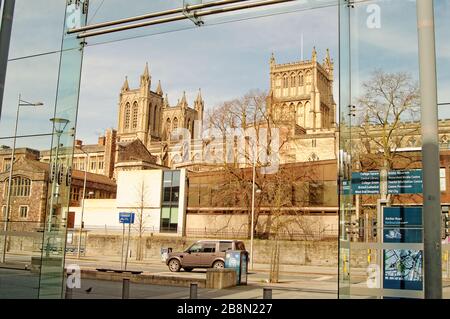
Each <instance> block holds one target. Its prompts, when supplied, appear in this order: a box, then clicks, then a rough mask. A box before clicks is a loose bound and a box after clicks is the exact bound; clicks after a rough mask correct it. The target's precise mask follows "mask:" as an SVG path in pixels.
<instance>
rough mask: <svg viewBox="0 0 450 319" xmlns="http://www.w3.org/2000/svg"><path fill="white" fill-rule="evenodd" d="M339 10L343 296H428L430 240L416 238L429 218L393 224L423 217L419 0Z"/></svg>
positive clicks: (443, 63)
mask: <svg viewBox="0 0 450 319" xmlns="http://www.w3.org/2000/svg"><path fill="white" fill-rule="evenodd" d="M449 3H450V2H449V1H442V2H435V18H436V42H437V60H438V62H437V63H438V67H437V69H438V84H439V88H438V96H439V101H440V103H442V102H443V99H444V100H445V99H446V94H447V93H446V91H448V90H447V89H446V88H448V85H449V81H448V80H447V79H446V75H444V74H446V73H448V72H445V70H448V69H449V68H448V67H449V64H448V59H447V58H446V57H445V56H446V53H444V50H443V46H444V44H443V43H444V42H445V41H446V39H447V38H448V28H446V27H444V26H447V25H448V14H449V13H448V6H449ZM340 9H341V11H340V26H341V29H340V68H341V73H340V87H341V89H340V101H341V111H340V126H341V130H340V132H341V133H340V146H339V148H340V158H339V165H340V174H339V175H340V183H339V184H340V185H339V189H340V249H339V253H340V257H339V276H340V277H339V292H340V297H342V298H345V297H352V298H384V297H386V298H387V297H389V298H390V297H399V298H423V291H422V290H423V285H422V284H423V243H422V242H423V241H422V238H421V236H418V237H417V238H419V237H420V240H418V241H416V240H415V239H413V237H414V236H412V235H411V234H415V232H416V231H420V232H421V231H422V225H421V224H420V225H416V229H413V230H411V229H409V228H406V229H403V228H402V227H399V226H398V225H396V226H395V227H392V226H389V225H393V224H389V223H393V222H394V221H395V222H398V221H401V222H402V225H404V224H405V225H406V224H411V223H412V218H413V216H415V215H414V214H413V213H412V212H411V211H408V213H402V211H403V209H414V208H415V207H417V214H418V215H417V216H418V217H417V218H418V219H420V220H422V208H421V207H422V204H423V197H422V176H421V174H422V173H421V172H422V171H421V168H422V157H421V147H422V141H421V126H420V119H421V114H420V97H419V85H418V83H419V70H418V61H419V56H418V45H417V42H418V39H417V14H416V1H406V0H404V1H403V0H402V1H395V2H386V1H356V2H355V5H354V6H350V7H347V5H346V4H345V1H343V2H342V6H341V7H340ZM445 9H447V10H445ZM444 12H445V13H444ZM399 15H401V16H402V17H403V19H402V20H401V21H399V20H398V16H399ZM444 17H445V18H444ZM400 39H401V40H400ZM447 42H448V41H447ZM404 43H409V45H404ZM447 113H448V112H447V111H446V110H445V108H443V107H441V108H440V114H439V118H440V119H441V121H439V139H440V144H441V171H440V185H441V203H445V202H447V201H448V199H447V192H446V189H447V181H446V179H447V176H448V174H446V173H447V172H446V167H443V166H446V164H444V163H447V160H446V159H445V158H446V153H445V151H444V150H446V149H447V148H448V147H447V146H448V139H447V137H446V136H445V135H446V130H447V129H446V127H447V126H448V123H447V121H446V119H447V118H448V114H447ZM412 180H415V181H416V182H412ZM383 207H388V208H392V209H394V210H395V211H396V212H397V213H396V214H397V215H395V214H394V215H395V216H394V215H392V216H389V215H387V214H386V211H387V210H386V208H383ZM405 207H406V208H405ZM444 208H445V207H443V210H444ZM408 234H409V235H408ZM445 237H446V236H445V234H444V236H443V238H445ZM414 238H416V237H414ZM393 243H395V244H393ZM446 245H447V244H446V243H445V241H444V242H443V247H444V248H443V249H444V252H445V251H446V249H447V247H446ZM443 256H444V261H445V253H444V254H443ZM409 262H410V263H412V264H409V266H407V265H406V263H409ZM411 265H414V267H412V266H411ZM394 266H395V267H394ZM410 266H411V267H410ZM392 267H394V268H392ZM404 271H407V272H408V279H405V278H406V275H405V274H404ZM363 274H364V275H363ZM365 276H368V277H365ZM374 278H377V279H376V280H375V279H374ZM393 279H395V280H397V283H398V282H402V285H403V286H402V287H401V289H400V287H399V286H396V285H394V284H393V283H392V282H390V281H392V280H393ZM419 282H420V284H419Z"/></svg>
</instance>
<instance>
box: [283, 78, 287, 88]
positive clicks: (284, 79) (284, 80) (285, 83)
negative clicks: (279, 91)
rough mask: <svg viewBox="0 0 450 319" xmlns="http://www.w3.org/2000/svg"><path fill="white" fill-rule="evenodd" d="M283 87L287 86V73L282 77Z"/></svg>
mask: <svg viewBox="0 0 450 319" xmlns="http://www.w3.org/2000/svg"><path fill="white" fill-rule="evenodd" d="M283 87H284V88H287V87H288V77H287V75H285V76H284V77H283Z"/></svg>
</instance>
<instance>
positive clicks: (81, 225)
mask: <svg viewBox="0 0 450 319" xmlns="http://www.w3.org/2000/svg"><path fill="white" fill-rule="evenodd" d="M77 148H78V149H79V150H80V151H82V152H83V153H84V154H86V157H85V160H84V182H83V203H82V204H81V220H80V232H79V235H78V251H77V259H80V256H81V252H80V251H81V236H82V234H83V217H84V216H83V215H84V201H85V198H86V197H85V196H86V176H87V169H88V164H89V153H87V152H85V151H84V150H83V148H82V147H81V146H77Z"/></svg>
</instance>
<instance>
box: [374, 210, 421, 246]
mask: <svg viewBox="0 0 450 319" xmlns="http://www.w3.org/2000/svg"><path fill="white" fill-rule="evenodd" d="M383 241H384V242H385V243H421V242H422V208H421V207H385V208H384V209H383Z"/></svg>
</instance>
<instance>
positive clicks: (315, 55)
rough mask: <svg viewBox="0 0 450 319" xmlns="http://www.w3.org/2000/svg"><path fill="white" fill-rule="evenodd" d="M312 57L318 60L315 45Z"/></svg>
mask: <svg viewBox="0 0 450 319" xmlns="http://www.w3.org/2000/svg"><path fill="white" fill-rule="evenodd" d="M312 59H313V61H317V51H316V47H313V51H312Z"/></svg>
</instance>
